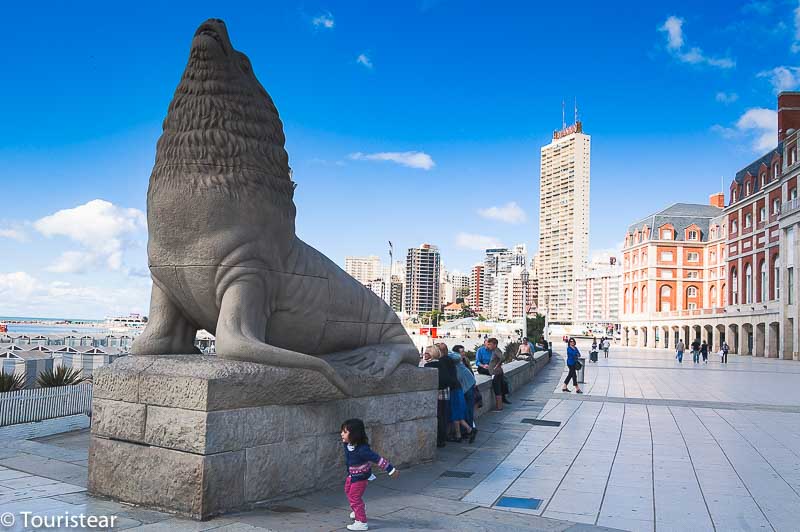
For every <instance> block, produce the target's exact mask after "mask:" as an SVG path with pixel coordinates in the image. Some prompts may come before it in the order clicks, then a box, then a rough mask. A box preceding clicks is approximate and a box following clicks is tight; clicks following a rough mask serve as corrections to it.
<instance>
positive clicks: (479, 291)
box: [469, 264, 483, 312]
mask: <svg viewBox="0 0 800 532" xmlns="http://www.w3.org/2000/svg"><path fill="white" fill-rule="evenodd" d="M469 303H470V305H471V306H472V310H474V311H476V312H481V311H482V310H483V306H482V304H483V264H476V265H475V266H473V267H472V271H471V272H470V276H469Z"/></svg>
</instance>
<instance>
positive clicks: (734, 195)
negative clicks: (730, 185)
mask: <svg viewBox="0 0 800 532" xmlns="http://www.w3.org/2000/svg"><path fill="white" fill-rule="evenodd" d="M735 202H736V189H733V192H731V203H735Z"/></svg>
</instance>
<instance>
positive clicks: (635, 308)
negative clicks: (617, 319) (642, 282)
mask: <svg viewBox="0 0 800 532" xmlns="http://www.w3.org/2000/svg"><path fill="white" fill-rule="evenodd" d="M632 311H633V312H634V313H636V312H639V289H638V288H636V287H634V288H633V309H632Z"/></svg>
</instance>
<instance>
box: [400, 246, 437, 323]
mask: <svg viewBox="0 0 800 532" xmlns="http://www.w3.org/2000/svg"><path fill="white" fill-rule="evenodd" d="M440 270H441V257H440V256H439V248H437V247H436V246H432V245H431V244H422V245H420V246H419V247H418V248H409V250H408V255H407V256H406V283H405V299H404V302H403V309H404V310H405V312H406V313H408V314H411V315H415V314H419V313H421V312H431V311H433V310H440V309H441V301H440V298H441V296H440V294H439V290H440V282H439V278H440Z"/></svg>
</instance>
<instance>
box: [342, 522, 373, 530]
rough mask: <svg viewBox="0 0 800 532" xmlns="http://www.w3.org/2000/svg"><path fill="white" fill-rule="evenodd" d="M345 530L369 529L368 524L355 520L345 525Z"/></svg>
mask: <svg viewBox="0 0 800 532" xmlns="http://www.w3.org/2000/svg"><path fill="white" fill-rule="evenodd" d="M347 530H369V525H368V524H367V523H362V522H361V521H356V522H355V523H353V524H352V525H347Z"/></svg>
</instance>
